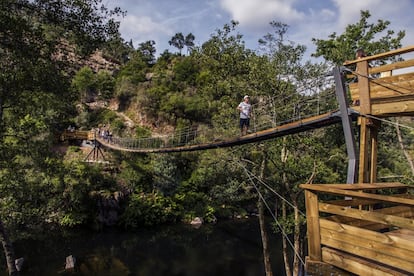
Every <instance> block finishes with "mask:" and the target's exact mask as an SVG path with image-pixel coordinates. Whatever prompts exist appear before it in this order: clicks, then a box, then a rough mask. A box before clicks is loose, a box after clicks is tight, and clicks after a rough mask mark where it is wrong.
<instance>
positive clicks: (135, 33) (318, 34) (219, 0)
mask: <svg viewBox="0 0 414 276" xmlns="http://www.w3.org/2000/svg"><path fill="white" fill-rule="evenodd" d="M105 1H106V3H105ZM104 3H105V4H106V5H107V6H108V7H115V6H117V7H120V8H121V9H122V10H124V11H126V12H127V15H126V16H125V17H124V18H121V19H120V22H121V25H120V32H121V35H122V37H123V38H124V40H125V41H130V40H132V42H133V45H134V47H135V48H137V47H138V46H139V43H142V42H146V41H148V40H153V41H155V48H156V49H157V53H156V55H159V54H161V53H162V52H164V50H166V49H168V50H169V51H170V52H177V51H178V50H177V49H176V48H173V47H172V46H170V45H169V43H168V41H169V40H171V38H172V37H173V36H174V35H175V34H176V33H179V32H181V33H183V34H184V36H186V35H187V34H189V33H192V34H193V35H194V36H195V41H194V42H195V44H196V45H198V46H201V44H203V43H204V42H206V41H207V40H208V39H209V38H210V37H211V35H212V34H214V33H215V32H216V30H218V29H222V28H223V26H224V24H229V23H230V22H231V20H235V21H238V22H239V25H238V26H237V29H236V30H237V32H238V33H240V34H242V35H243V40H244V41H245V43H246V47H247V48H249V49H252V50H257V49H258V42H257V41H258V40H259V39H260V38H262V37H263V36H265V35H266V34H267V33H271V32H272V28H271V27H270V24H269V23H270V22H271V21H277V22H282V23H284V24H287V25H288V26H289V29H288V33H287V35H286V39H287V40H290V41H293V42H294V43H296V44H301V45H305V46H306V47H307V51H306V54H305V56H306V57H307V59H311V58H310V55H311V54H312V53H313V52H314V51H315V45H314V44H313V43H312V38H317V39H328V36H329V35H330V34H332V33H333V32H336V33H337V34H342V33H343V32H344V31H345V27H346V26H347V25H348V24H354V23H356V22H358V20H359V19H360V11H361V10H369V12H370V13H371V17H370V18H369V23H376V22H377V20H378V19H383V20H388V21H390V22H391V24H390V25H389V29H391V30H395V31H400V30H405V31H406V37H405V38H404V39H403V41H402V44H403V46H410V45H414V31H413V30H414V20H413V18H412V17H413V14H414V0H398V1H396V0H394V1H385V0H104Z"/></svg>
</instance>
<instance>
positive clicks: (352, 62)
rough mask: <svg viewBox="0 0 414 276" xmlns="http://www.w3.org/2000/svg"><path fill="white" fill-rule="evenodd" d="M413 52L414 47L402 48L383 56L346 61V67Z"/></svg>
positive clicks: (382, 54)
mask: <svg viewBox="0 0 414 276" xmlns="http://www.w3.org/2000/svg"><path fill="white" fill-rule="evenodd" d="M413 51H414V46H408V47H402V48H400V49H397V50H392V51H389V52H385V53H381V54H377V55H373V56H367V57H364V58H361V59H356V60H349V61H345V62H344V65H351V64H356V63H358V62H361V61H369V60H376V59H383V58H387V57H391V56H395V55H402V54H405V53H409V52H413Z"/></svg>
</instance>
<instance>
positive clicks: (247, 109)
mask: <svg viewBox="0 0 414 276" xmlns="http://www.w3.org/2000/svg"><path fill="white" fill-rule="evenodd" d="M249 100H250V97H249V96H248V95H246V96H244V98H243V101H242V102H241V103H240V104H239V105H238V106H237V110H239V111H240V131H241V135H242V136H243V135H246V134H247V130H248V129H249V126H250V113H251V112H252V105H251V104H250V103H249Z"/></svg>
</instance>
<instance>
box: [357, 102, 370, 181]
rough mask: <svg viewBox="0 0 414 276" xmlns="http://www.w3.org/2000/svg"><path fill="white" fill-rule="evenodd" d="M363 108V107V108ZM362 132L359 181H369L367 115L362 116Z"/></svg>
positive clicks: (360, 133) (360, 138)
mask: <svg viewBox="0 0 414 276" xmlns="http://www.w3.org/2000/svg"><path fill="white" fill-rule="evenodd" d="M361 109H362V108H361ZM360 119H361V120H360V122H361V124H360V132H359V136H360V137H359V170H358V181H357V182H358V183H367V182H369V179H368V173H369V167H368V150H369V143H368V138H369V128H368V122H369V119H368V118H365V117H361V118H360Z"/></svg>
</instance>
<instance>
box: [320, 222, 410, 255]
mask: <svg viewBox="0 0 414 276" xmlns="http://www.w3.org/2000/svg"><path fill="white" fill-rule="evenodd" d="M320 226H321V228H326V229H331V230H335V231H338V232H343V233H347V234H349V235H354V236H361V237H366V238H367V240H371V241H375V242H378V243H384V244H389V245H390V246H394V247H397V248H401V249H405V250H410V251H413V250H414V242H413V241H411V240H410V239H405V238H402V237H400V236H398V235H393V234H392V232H385V233H379V232H376V231H371V230H367V229H363V228H359V227H355V226H352V225H348V224H343V223H338V222H334V221H330V220H327V219H321V220H320Z"/></svg>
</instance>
